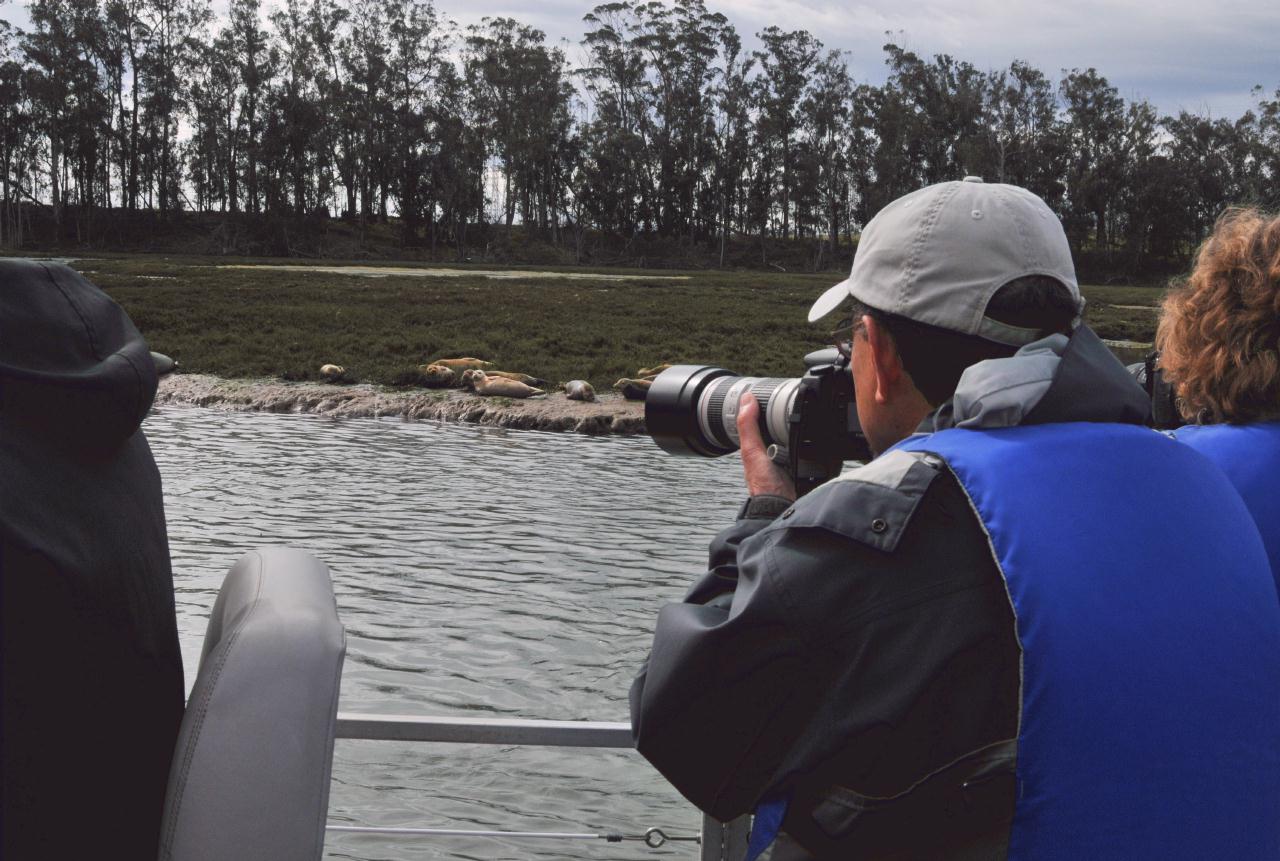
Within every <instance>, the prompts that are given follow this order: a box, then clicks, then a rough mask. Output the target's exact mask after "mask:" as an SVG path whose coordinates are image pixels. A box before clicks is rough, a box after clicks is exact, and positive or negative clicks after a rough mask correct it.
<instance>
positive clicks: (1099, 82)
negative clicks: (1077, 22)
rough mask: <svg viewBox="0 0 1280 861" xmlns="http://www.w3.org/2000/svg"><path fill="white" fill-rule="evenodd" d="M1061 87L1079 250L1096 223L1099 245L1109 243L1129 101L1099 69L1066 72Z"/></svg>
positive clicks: (1069, 217) (1069, 210)
mask: <svg viewBox="0 0 1280 861" xmlns="http://www.w3.org/2000/svg"><path fill="white" fill-rule="evenodd" d="M1060 90H1061V94H1062V100H1063V102H1064V105H1065V108H1066V122H1065V125H1064V126H1063V132H1064V141H1065V146H1066V153H1067V166H1066V171H1065V175H1064V177H1063V179H1064V182H1065V184H1066V187H1067V201H1066V210H1065V212H1064V218H1063V221H1064V223H1065V226H1066V228H1067V235H1068V236H1070V237H1072V238H1073V239H1074V240H1075V242H1076V246H1077V248H1078V247H1080V245H1082V244H1083V242H1084V240H1085V239H1086V238H1087V236H1088V233H1089V228H1090V227H1092V228H1093V231H1092V232H1093V239H1094V242H1095V243H1096V245H1097V246H1099V247H1107V246H1109V245H1110V244H1111V239H1112V236H1111V231H1110V229H1109V228H1110V224H1109V222H1108V220H1107V219H1108V215H1109V214H1110V211H1111V208H1112V205H1113V204H1114V202H1115V200H1116V197H1117V195H1118V194H1119V190H1120V183H1121V182H1122V181H1123V178H1124V156H1123V135H1124V100H1123V99H1122V98H1121V97H1120V94H1119V92H1117V91H1116V88H1115V87H1113V86H1111V84H1110V83H1109V82H1108V81H1107V79H1106V78H1105V77H1103V76H1102V75H1100V74H1098V72H1097V70H1096V69H1086V70H1084V71H1083V72H1082V71H1080V70H1079V69H1073V70H1072V71H1070V72H1068V73H1066V76H1065V77H1064V78H1063V79H1062V83H1061V85H1060ZM1090 222H1092V223H1090Z"/></svg>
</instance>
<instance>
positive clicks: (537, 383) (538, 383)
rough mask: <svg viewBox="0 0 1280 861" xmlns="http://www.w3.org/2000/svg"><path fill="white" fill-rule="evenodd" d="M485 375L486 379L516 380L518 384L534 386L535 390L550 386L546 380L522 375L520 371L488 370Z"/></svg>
mask: <svg viewBox="0 0 1280 861" xmlns="http://www.w3.org/2000/svg"><path fill="white" fill-rule="evenodd" d="M484 373H485V376H486V377H502V378H503V379H506V380H515V381H516V382H517V383H524V384H525V385H526V386H533V387H534V388H539V389H541V388H546V386H547V385H548V383H547V381H546V380H543V379H539V378H538V377H531V376H529V375H528V374H521V373H519V372H518V371H489V370H486V371H485V372H484Z"/></svg>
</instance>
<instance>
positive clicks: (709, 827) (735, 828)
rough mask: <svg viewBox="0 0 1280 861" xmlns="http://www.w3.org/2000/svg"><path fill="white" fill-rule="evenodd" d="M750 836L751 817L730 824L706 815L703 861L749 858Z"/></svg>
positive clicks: (703, 826) (740, 817) (703, 833)
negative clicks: (748, 842)
mask: <svg viewBox="0 0 1280 861" xmlns="http://www.w3.org/2000/svg"><path fill="white" fill-rule="evenodd" d="M750 834H751V817H750V816H739V817H738V818H737V819H734V820H732V821H730V822H721V821H719V820H718V819H713V818H711V817H710V816H707V815H706V814H705V813H704V814H703V815H702V854H701V856H700V858H701V861H742V859H743V858H745V857H746V856H747V838H748V837H749V836H750Z"/></svg>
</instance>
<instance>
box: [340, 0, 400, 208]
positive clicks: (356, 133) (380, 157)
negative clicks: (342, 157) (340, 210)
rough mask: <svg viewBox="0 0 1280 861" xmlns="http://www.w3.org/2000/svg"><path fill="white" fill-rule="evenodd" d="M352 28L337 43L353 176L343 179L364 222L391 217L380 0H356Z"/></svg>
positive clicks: (384, 26)
mask: <svg viewBox="0 0 1280 861" xmlns="http://www.w3.org/2000/svg"><path fill="white" fill-rule="evenodd" d="M349 20H350V26H349V28H348V30H347V32H345V33H344V34H343V37H342V39H341V41H340V43H339V51H340V53H341V57H342V67H343V73H344V74H345V76H346V86H345V88H344V89H345V92H346V94H347V103H346V110H347V112H348V116H349V117H350V122H351V123H352V126H353V129H352V132H353V133H352V135H351V142H350V146H349V147H348V148H347V155H348V157H349V161H348V162H347V163H346V166H347V167H349V168H350V169H351V170H352V174H351V175H350V176H349V177H347V176H344V182H347V181H349V182H350V183H352V184H353V185H354V186H355V187H356V188H357V189H358V192H359V198H360V204H359V207H360V208H359V216H360V220H361V223H363V222H364V221H365V220H366V219H368V218H370V217H371V216H375V215H376V216H378V217H380V218H382V219H383V220H385V219H386V216H387V196H388V193H389V187H390V179H389V176H388V169H389V166H390V164H391V152H390V142H389V141H390V138H389V136H390V129H389V126H390V110H389V103H388V98H389V96H388V88H389V86H390V81H389V70H388V66H387V56H386V46H387V44H388V43H389V41H390V39H391V34H390V23H389V21H388V15H387V12H386V9H385V7H384V4H383V3H382V2H379V0H352V6H351V16H350V19H349Z"/></svg>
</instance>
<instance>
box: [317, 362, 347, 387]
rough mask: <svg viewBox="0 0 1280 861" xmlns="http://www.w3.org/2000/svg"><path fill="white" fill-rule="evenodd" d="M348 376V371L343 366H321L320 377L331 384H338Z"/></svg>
mask: <svg viewBox="0 0 1280 861" xmlns="http://www.w3.org/2000/svg"><path fill="white" fill-rule="evenodd" d="M346 375H347V369H346V368H344V367H342V365H321V366H320V376H322V377H324V378H325V380H327V381H328V382H331V383H336V382H338V381H339V380H341V379H342V378H343V377H345V376H346Z"/></svg>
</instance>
